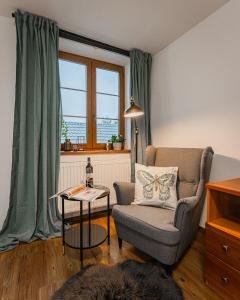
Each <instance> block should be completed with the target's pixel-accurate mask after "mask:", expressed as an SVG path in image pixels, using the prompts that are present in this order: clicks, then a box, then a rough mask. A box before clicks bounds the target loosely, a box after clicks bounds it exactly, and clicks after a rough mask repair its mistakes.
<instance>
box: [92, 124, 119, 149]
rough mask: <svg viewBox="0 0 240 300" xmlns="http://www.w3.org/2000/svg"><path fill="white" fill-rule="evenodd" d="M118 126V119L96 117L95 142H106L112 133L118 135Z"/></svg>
mask: <svg viewBox="0 0 240 300" xmlns="http://www.w3.org/2000/svg"><path fill="white" fill-rule="evenodd" d="M118 128H119V121H118V120H111V119H107V120H106V119H97V143H106V142H107V141H108V140H109V139H110V138H111V136H112V135H118V134H119V129H118Z"/></svg>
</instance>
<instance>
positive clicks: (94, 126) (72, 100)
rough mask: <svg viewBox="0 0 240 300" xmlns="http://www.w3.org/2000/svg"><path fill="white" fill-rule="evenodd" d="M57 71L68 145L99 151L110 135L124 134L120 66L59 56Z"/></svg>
mask: <svg viewBox="0 0 240 300" xmlns="http://www.w3.org/2000/svg"><path fill="white" fill-rule="evenodd" d="M59 70H60V86H61V97H62V114H63V121H64V123H65V127H66V128H67V131H68V138H70V139H71V142H72V143H78V142H79V143H81V144H83V145H84V148H85V149H103V148H104V147H105V143H106V142H107V141H108V140H109V139H110V138H111V136H112V135H118V134H124V119H123V112H124V68H123V67H122V66H118V65H113V64H109V63H106V62H102V61H97V60H93V59H90V58H86V57H81V56H78V55H73V54H70V53H65V52H60V54H59ZM63 142H64V137H62V143H63Z"/></svg>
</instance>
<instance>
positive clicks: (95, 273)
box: [52, 260, 183, 300]
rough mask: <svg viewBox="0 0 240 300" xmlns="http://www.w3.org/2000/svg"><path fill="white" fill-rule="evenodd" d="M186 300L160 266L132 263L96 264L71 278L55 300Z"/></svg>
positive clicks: (55, 295) (54, 297)
mask: <svg viewBox="0 0 240 300" xmlns="http://www.w3.org/2000/svg"><path fill="white" fill-rule="evenodd" d="M82 299H83V300H105V299H106V300H117V299H120V300H140V299H144V300H158V299H159V300H160V299H161V300H180V299H181V300H182V299H183V296H182V292H181V289H180V288H179V287H178V286H177V285H176V283H175V282H174V281H173V279H172V278H171V276H170V275H168V274H167V273H166V272H165V270H164V269H162V268H161V267H160V266H159V265H158V264H157V265H156V264H153V263H149V262H148V263H142V264H141V263H137V262H135V261H132V260H128V261H125V262H123V263H121V264H117V265H114V266H105V265H93V266H90V267H87V268H86V269H84V270H83V271H81V272H79V273H77V274H76V275H74V276H73V277H71V278H70V279H69V280H68V281H67V282H66V283H65V284H64V285H63V286H62V287H61V288H60V289H59V290H58V291H57V292H56V293H55V294H54V296H53V297H52V300H82Z"/></svg>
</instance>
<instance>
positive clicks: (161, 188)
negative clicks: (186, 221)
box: [133, 164, 178, 209]
mask: <svg viewBox="0 0 240 300" xmlns="http://www.w3.org/2000/svg"><path fill="white" fill-rule="evenodd" d="M177 172H178V167H151V166H149V167H147V166H144V165H141V164H135V182H136V184H135V199H134V202H133V204H139V205H150V206H158V207H163V208H168V209H175V208H176V206H177V192H176V183H177Z"/></svg>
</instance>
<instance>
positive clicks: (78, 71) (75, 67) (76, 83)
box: [59, 59, 87, 91]
mask: <svg viewBox="0 0 240 300" xmlns="http://www.w3.org/2000/svg"><path fill="white" fill-rule="evenodd" d="M59 71H60V85H61V86H62V87H67V88H72V89H78V90H84V91H86V90H87V80H86V78H87V67H86V66H85V65H82V64H77V63H74V62H71V61H66V60H62V59H60V60H59Z"/></svg>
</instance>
